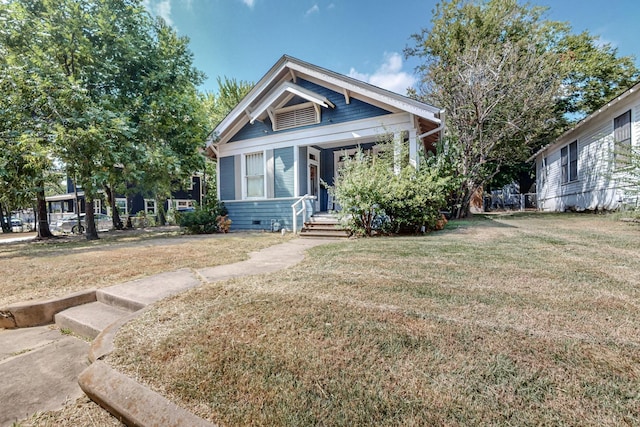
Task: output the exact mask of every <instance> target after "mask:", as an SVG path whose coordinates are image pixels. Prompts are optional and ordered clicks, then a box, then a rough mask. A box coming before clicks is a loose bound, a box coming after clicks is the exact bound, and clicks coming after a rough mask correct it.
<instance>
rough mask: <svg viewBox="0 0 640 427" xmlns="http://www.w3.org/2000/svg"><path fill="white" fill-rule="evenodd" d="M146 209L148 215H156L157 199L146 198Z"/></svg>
mask: <svg viewBox="0 0 640 427" xmlns="http://www.w3.org/2000/svg"><path fill="white" fill-rule="evenodd" d="M144 211H145V213H146V214H148V215H155V214H156V213H157V211H156V201H155V200H154V199H144Z"/></svg>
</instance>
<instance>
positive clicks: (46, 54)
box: [0, 0, 206, 239]
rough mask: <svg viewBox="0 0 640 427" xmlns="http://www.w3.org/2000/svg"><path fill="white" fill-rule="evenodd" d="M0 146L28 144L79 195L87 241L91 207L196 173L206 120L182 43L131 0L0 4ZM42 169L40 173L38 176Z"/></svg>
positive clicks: (91, 234) (92, 234) (198, 76)
mask: <svg viewBox="0 0 640 427" xmlns="http://www.w3.org/2000/svg"><path fill="white" fill-rule="evenodd" d="M0 19H2V21H4V22H5V23H6V24H7V25H6V26H4V30H3V31H1V32H0V49H1V50H2V53H4V55H3V57H4V58H5V59H4V61H2V62H0V64H2V74H1V75H0V78H1V79H2V80H1V81H0V85H2V87H3V88H8V91H7V92H5V93H8V94H9V96H10V97H13V99H18V98H19V102H7V103H3V104H0V105H2V106H3V107H4V108H3V110H2V111H0V114H2V113H4V112H6V114H10V115H15V117H17V118H18V119H16V120H17V121H14V122H13V123H8V124H5V126H4V127H3V129H1V130H0V131H3V132H4V133H2V135H4V136H6V137H5V138H3V140H2V141H3V144H13V145H14V148H16V147H18V148H17V150H18V152H19V153H20V154H24V153H25V151H24V150H23V148H20V147H19V146H18V145H16V144H17V142H18V141H21V140H30V141H36V142H37V143H38V144H39V147H40V148H41V149H40V152H41V153H44V154H45V156H46V158H48V159H58V160H59V161H61V162H62V163H63V164H64V165H65V168H66V171H67V174H68V175H69V176H70V177H72V178H73V179H75V180H77V183H78V184H79V185H80V186H81V187H82V189H83V191H84V193H85V198H86V202H87V209H86V213H87V238H90V239H91V238H97V233H96V230H95V226H94V224H93V209H92V208H91V206H92V203H93V200H94V199H96V198H98V197H101V196H100V194H101V192H102V190H104V189H105V188H107V189H109V190H110V189H114V188H115V187H118V188H120V189H122V188H123V186H125V183H127V184H129V185H131V184H136V185H139V186H140V188H148V187H149V186H152V184H150V182H153V183H154V184H153V185H156V186H157V187H158V188H161V189H162V190H164V189H166V188H170V187H171V186H172V185H175V184H176V183H179V182H180V181H181V180H182V179H184V178H185V177H186V176H190V175H191V174H192V173H193V172H194V171H196V170H200V169H201V168H202V162H203V160H202V158H201V156H200V155H199V151H198V149H199V147H200V145H201V144H202V141H203V140H204V137H205V135H206V116H205V114H204V110H203V109H202V105H201V103H200V102H199V99H198V96H197V90H196V86H197V85H198V84H199V83H201V81H202V79H203V77H204V76H203V74H202V73H201V72H199V71H197V70H196V69H195V68H194V67H193V57H192V54H191V52H190V51H189V49H188V39H186V38H184V37H179V36H178V35H177V34H176V33H175V31H174V30H172V29H171V28H170V27H168V26H167V25H166V24H165V23H164V22H163V21H162V20H161V19H157V20H154V19H153V18H152V17H151V16H150V15H149V13H148V12H147V11H146V9H145V8H144V5H143V3H142V2H141V1H140V0H30V1H27V0H9V1H7V2H3V3H0ZM48 166H49V165H47V164H44V163H43V164H41V167H42V170H43V171H44V170H46V169H47V167H48Z"/></svg>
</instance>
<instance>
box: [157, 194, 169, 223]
mask: <svg viewBox="0 0 640 427" xmlns="http://www.w3.org/2000/svg"><path fill="white" fill-rule="evenodd" d="M159 202H160V200H159V199H156V206H157V207H158V225H167V216H166V213H165V211H164V203H159Z"/></svg>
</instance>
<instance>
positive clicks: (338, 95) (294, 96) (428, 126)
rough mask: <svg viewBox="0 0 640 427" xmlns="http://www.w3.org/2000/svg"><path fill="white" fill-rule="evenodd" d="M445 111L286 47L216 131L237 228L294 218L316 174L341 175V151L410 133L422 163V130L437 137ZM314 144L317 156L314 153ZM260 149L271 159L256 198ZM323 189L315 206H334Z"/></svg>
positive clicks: (223, 183)
mask: <svg viewBox="0 0 640 427" xmlns="http://www.w3.org/2000/svg"><path fill="white" fill-rule="evenodd" d="M305 109H307V110H309V111H306V110H305ZM290 112H294V114H293V115H292V117H289V119H291V120H290V121H289V122H287V123H286V124H285V125H283V126H280V125H279V123H278V117H277V115H278V114H281V113H284V114H289V113H290ZM297 114H300V115H301V116H300V117H295V115H297ZM442 114H443V112H442V111H441V110H440V109H438V108H436V107H434V106H431V105H427V104H424V103H421V102H418V101H415V100H412V99H410V98H407V97H404V96H402V95H398V94H395V93H393V92H389V91H386V90H384V89H381V88H377V87H375V86H372V85H370V84H368V83H364V82H360V81H358V80H355V79H352V78H350V77H347V76H343V75H340V74H337V73H334V72H331V71H329V70H325V69H323V68H320V67H317V66H314V65H311V64H308V63H306V62H303V61H300V60H298V59H295V58H291V57H289V56H286V55H285V56H283V57H282V58H280V60H279V61H278V62H277V63H276V64H275V65H274V66H273V67H272V68H271V69H270V70H269V71H268V72H267V73H266V74H265V76H264V77H263V78H262V79H261V80H260V81H259V82H258V83H257V84H256V85H255V86H254V87H253V88H252V89H251V90H250V91H249V93H248V94H247V96H245V98H243V99H242V100H241V101H240V102H239V103H238V105H237V106H236V107H235V108H234V109H233V110H232V111H231V112H230V113H229V115H227V117H225V119H223V120H222V122H221V123H220V124H219V125H218V126H217V127H216V129H215V130H214V131H213V132H212V133H211V135H210V137H209V138H208V140H207V149H206V153H207V155H209V156H210V157H212V158H217V159H218V163H217V172H218V177H219V180H218V197H219V198H220V200H222V201H224V203H225V205H226V206H227V210H228V211H229V215H230V218H231V220H232V221H233V223H232V228H233V229H247V228H248V229H257V228H260V229H269V228H270V226H271V223H272V221H275V220H277V222H278V223H280V224H292V223H293V221H292V219H293V218H292V213H291V208H290V207H291V204H293V203H294V202H295V201H297V198H298V197H301V196H303V195H304V194H306V192H307V191H308V189H309V182H308V181H309V179H310V178H309V177H310V176H312V177H313V178H314V179H315V178H317V177H318V175H319V178H320V179H322V180H324V181H325V182H328V183H329V184H332V183H333V174H334V173H335V167H334V165H333V162H332V160H333V157H334V151H336V150H340V149H342V148H353V147H357V146H359V145H360V146H373V145H374V144H375V143H377V142H378V141H380V140H381V139H382V138H385V137H387V136H388V135H392V136H394V137H395V139H400V138H403V137H404V136H405V135H408V136H409V142H410V150H409V151H410V156H412V160H413V162H414V163H413V164H414V165H415V164H416V163H415V158H417V155H418V151H419V148H418V145H420V144H421V143H422V145H423V146H425V147H426V146H427V145H426V143H425V142H424V141H420V140H419V137H418V135H427V138H429V139H428V141H429V144H431V143H433V142H434V141H435V140H437V138H438V137H439V136H440V135H441V132H442V126H441V124H442V118H443V117H442ZM431 134H433V135H431ZM425 141H427V140H426V139H425ZM310 152H311V153H316V157H317V161H314V162H310V161H309V159H308V155H309V153H310ZM252 153H262V158H263V159H264V174H263V175H262V176H263V182H262V184H263V186H264V191H263V192H262V193H260V192H257V191H256V192H253V195H257V196H259V197H253V198H251V197H248V196H249V195H251V194H248V193H247V185H248V184H247V180H248V178H247V176H246V168H247V164H246V161H247V160H246V159H247V156H248V155H251V154H252ZM329 159H331V161H330V160H329ZM329 163H331V164H329ZM255 167H256V166H255V165H252V170H253V169H255ZM310 167H313V168H314V170H313V171H309V168H310ZM259 179H260V178H259V177H256V178H255V180H256V181H257V180H259ZM254 184H255V182H254ZM319 193H320V194H319V195H318V200H316V201H315V203H311V202H310V203H309V208H310V209H312V208H313V207H314V206H315V208H316V209H326V206H327V201H326V200H325V199H326V197H327V192H326V189H324V188H322V189H321V190H320V191H319ZM289 202H290V203H289ZM286 203H289V204H288V205H286ZM234 215H235V216H236V218H234ZM300 223H301V222H300ZM265 225H268V227H266V226H265Z"/></svg>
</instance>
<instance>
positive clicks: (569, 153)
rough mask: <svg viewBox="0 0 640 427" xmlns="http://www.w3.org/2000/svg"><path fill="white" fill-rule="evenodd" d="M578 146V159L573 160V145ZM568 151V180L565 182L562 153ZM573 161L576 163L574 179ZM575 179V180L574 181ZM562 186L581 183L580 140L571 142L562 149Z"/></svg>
mask: <svg viewBox="0 0 640 427" xmlns="http://www.w3.org/2000/svg"><path fill="white" fill-rule="evenodd" d="M573 144H576V158H575V159H573V158H572V157H571V145H573ZM564 149H566V150H567V180H566V181H565V180H564V175H563V171H562V168H563V164H562V151H563V150H564ZM572 160H575V162H576V174H575V176H574V177H572V176H571V163H572ZM572 178H573V179H572ZM560 181H561V182H560V184H561V185H569V184H573V183H575V182H578V181H580V144H579V143H578V140H577V139H576V140H574V141H571V142H570V143H568V144H566V145H564V146H563V147H562V148H560Z"/></svg>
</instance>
